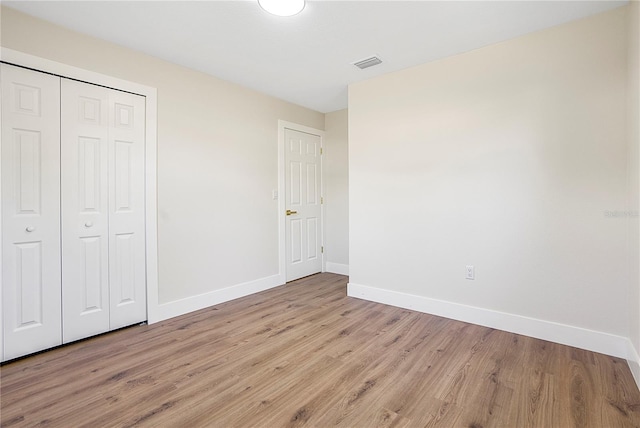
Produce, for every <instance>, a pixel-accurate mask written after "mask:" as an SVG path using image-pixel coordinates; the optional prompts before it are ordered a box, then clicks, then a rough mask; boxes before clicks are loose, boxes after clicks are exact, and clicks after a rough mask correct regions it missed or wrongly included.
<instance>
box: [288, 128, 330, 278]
mask: <svg viewBox="0 0 640 428" xmlns="http://www.w3.org/2000/svg"><path fill="white" fill-rule="evenodd" d="M285 129H291V130H293V131H299V132H304V133H306V134H311V135H317V136H318V137H320V148H321V149H322V147H323V146H324V138H325V137H324V135H325V133H324V131H322V130H320V129H316V128H311V127H309V126H305V125H300V124H297V123H293V122H287V121H286V120H278V260H279V267H278V275H279V276H280V283H281V284H284V283H286V282H287V260H286V258H287V257H286V229H285V228H286V224H285V220H286V214H285V210H286V203H285V202H286V198H285V177H286V172H285V167H286V165H285V150H284V145H285V140H284V133H285ZM323 157H324V156H323V154H322V153H321V155H320V197H321V198H324V172H323V170H324V167H323V165H324V162H323ZM324 207H325V204H324V203H322V204H321V207H320V246H321V247H324V242H325V237H324V217H325V215H324ZM321 257H322V270H321V272H325V270H326V266H325V264H326V260H325V256H324V251H323V252H321Z"/></svg>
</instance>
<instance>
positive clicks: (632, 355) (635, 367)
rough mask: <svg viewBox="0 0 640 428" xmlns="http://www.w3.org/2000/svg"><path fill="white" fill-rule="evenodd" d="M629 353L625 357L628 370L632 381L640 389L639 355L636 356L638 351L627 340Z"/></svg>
mask: <svg viewBox="0 0 640 428" xmlns="http://www.w3.org/2000/svg"><path fill="white" fill-rule="evenodd" d="M628 342H629V343H628V347H629V353H628V357H627V364H629V369H631V374H632V375H633V379H635V381H636V385H638V388H639V389H640V355H638V350H637V349H636V348H635V346H633V343H631V341H630V340H628Z"/></svg>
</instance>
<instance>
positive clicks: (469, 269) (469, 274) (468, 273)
mask: <svg viewBox="0 0 640 428" xmlns="http://www.w3.org/2000/svg"><path fill="white" fill-rule="evenodd" d="M464 277H465V278H466V279H476V274H475V270H474V268H473V265H467V266H466V267H465V276H464Z"/></svg>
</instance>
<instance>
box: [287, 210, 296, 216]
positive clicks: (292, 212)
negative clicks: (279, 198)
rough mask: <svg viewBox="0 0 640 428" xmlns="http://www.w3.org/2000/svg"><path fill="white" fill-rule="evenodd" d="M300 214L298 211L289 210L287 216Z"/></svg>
mask: <svg viewBox="0 0 640 428" xmlns="http://www.w3.org/2000/svg"><path fill="white" fill-rule="evenodd" d="M291 214H298V211H291V210H287V215H291Z"/></svg>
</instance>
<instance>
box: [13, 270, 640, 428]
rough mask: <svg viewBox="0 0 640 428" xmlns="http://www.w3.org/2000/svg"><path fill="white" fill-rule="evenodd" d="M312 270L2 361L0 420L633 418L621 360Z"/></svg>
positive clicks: (261, 422)
mask: <svg viewBox="0 0 640 428" xmlns="http://www.w3.org/2000/svg"><path fill="white" fill-rule="evenodd" d="M346 282H347V278H346V277H344V276H341V275H335V274H319V275H315V276H311V277H307V278H303V279H301V280H298V281H294V282H292V283H289V284H286V285H284V286H281V287H277V288H274V289H271V290H268V291H265V292H262V293H258V294H255V295H251V296H247V297H245V298H241V299H236V300H233V301H231V302H226V303H223V304H220V305H216V306H215V307H212V308H207V309H204V310H201V311H198V312H194V313H191V314H187V315H184V316H181V317H176V318H173V319H170V320H166V321H163V322H160V323H157V324H154V325H151V326H147V325H141V326H134V327H131V328H127V329H122V330H119V331H115V332H112V333H109V334H105V335H102V336H98V337H94V338H91V339H88V340H83V341H80V342H76V343H73V344H70V345H67V346H64V347H60V348H57V349H53V350H51V351H48V352H44V353H41V354H37V355H33V356H30V357H27V358H23V359H20V360H16V361H13V362H9V363H6V364H4V365H2V367H0V425H1V426H2V427H27V426H28V427H31V426H52V427H70V426H73V427H76V426H77V427H84V426H86V427H130V426H136V427H137V426H149V427H221V428H222V427H224V428H227V427H268V428H271V427H300V426H308V427H328V426H338V427H427V426H428V427H485V428H488V427H563V428H564V427H638V426H640V391H638V388H637V386H636V384H635V382H634V380H633V377H632V376H631V373H630V371H629V368H628V366H627V364H626V362H625V361H624V360H621V359H619V358H614V357H609V356H606V355H601V354H596V353H592V352H588V351H584V350H580V349H576V348H570V347H566V346H562V345H558V344H555V343H550V342H545V341H542V340H537V339H533V338H530V337H524V336H519V335H516V334H512V333H507V332H503V331H498V330H493V329H490V328H485V327H480V326H477V325H471V324H466V323H462V322H459V321H454V320H449V319H445V318H440V317H436V316H431V315H428V314H422V313H418V312H413V311H410V310H406V309H402V308H396V307H391V306H385V305H381V304H377V303H373V302H368V301H364V300H359V299H353V298H349V297H347V296H346Z"/></svg>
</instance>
